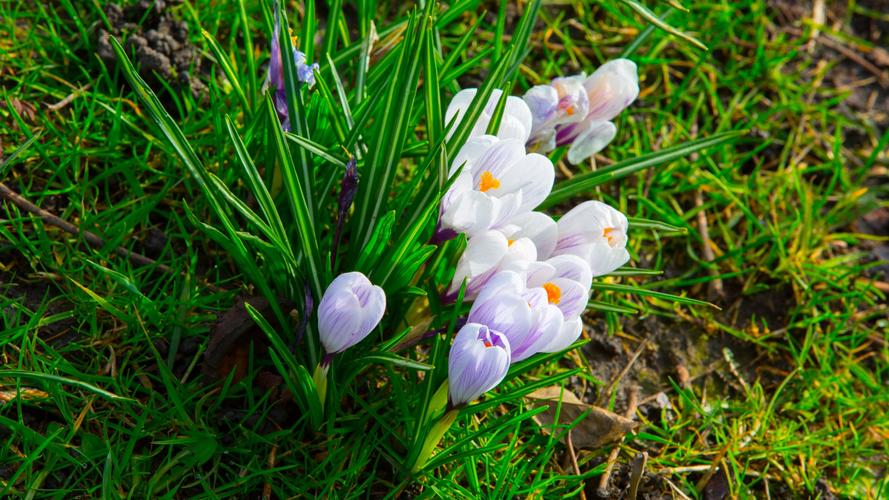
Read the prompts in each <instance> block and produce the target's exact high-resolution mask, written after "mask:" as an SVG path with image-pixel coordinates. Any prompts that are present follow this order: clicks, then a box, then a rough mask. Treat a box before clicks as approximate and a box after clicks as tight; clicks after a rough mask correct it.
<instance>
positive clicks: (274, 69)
mask: <svg viewBox="0 0 889 500" xmlns="http://www.w3.org/2000/svg"><path fill="white" fill-rule="evenodd" d="M294 43H295V40H294ZM293 61H294V63H295V64H296V77H297V79H298V80H299V81H300V82H303V83H305V84H307V85H308V86H309V88H311V87H313V86H314V85H315V71H316V70H317V69H318V63H313V64H306V55H305V54H304V53H303V52H300V51H299V50H296V48H294V49H293ZM265 84H266V87H269V86H271V87H274V88H275V95H274V101H275V109H276V110H277V111H278V118H279V119H280V120H281V126H282V128H283V129H284V130H287V131H289V130H290V118H289V111H288V109H287V90H286V88H285V85H284V59H283V58H282V52H281V16H280V14H279V12H278V4H277V2H276V3H275V30H274V33H273V34H272V54H271V59H270V60H269V72H268V75H267V76H266V82H265Z"/></svg>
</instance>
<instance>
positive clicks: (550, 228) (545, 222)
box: [509, 212, 559, 260]
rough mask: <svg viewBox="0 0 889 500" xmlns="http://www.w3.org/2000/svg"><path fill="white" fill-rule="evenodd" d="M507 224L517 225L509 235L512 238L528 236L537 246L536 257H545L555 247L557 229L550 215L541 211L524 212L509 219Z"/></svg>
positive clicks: (557, 235) (557, 234)
mask: <svg viewBox="0 0 889 500" xmlns="http://www.w3.org/2000/svg"><path fill="white" fill-rule="evenodd" d="M509 224H513V225H516V226H518V230H517V231H515V232H513V233H512V235H511V238H512V239H518V238H529V239H530V240H531V241H532V242H534V246H535V247H537V258H538V259H541V260H544V259H547V258H548V257H549V256H550V254H551V253H552V251H553V249H555V247H556V241H557V240H558V237H559V229H558V226H557V225H556V222H555V221H554V220H553V219H552V217H550V216H548V215H546V214H545V213H543V212H526V213H523V214H519V215H517V216H515V217H513V218H512V219H510V220H509Z"/></svg>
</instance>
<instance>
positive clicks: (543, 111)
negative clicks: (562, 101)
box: [523, 85, 559, 133]
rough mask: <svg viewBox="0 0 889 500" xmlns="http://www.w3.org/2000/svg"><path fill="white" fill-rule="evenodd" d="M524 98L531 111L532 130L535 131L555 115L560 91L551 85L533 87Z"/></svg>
mask: <svg viewBox="0 0 889 500" xmlns="http://www.w3.org/2000/svg"><path fill="white" fill-rule="evenodd" d="M523 99H524V100H525V104H527V105H528V109H529V111H530V112H531V119H532V126H531V130H532V132H535V133H536V132H537V131H539V130H540V129H541V128H542V127H543V126H544V125H545V124H546V123H547V122H548V121H549V120H550V119H551V118H552V117H553V116H554V115H555V113H556V106H558V105H559V93H558V92H557V91H556V89H555V88H553V87H552V86H551V85H536V86H534V87H531V88H530V89H529V90H528V92H526V93H525V95H524V97H523Z"/></svg>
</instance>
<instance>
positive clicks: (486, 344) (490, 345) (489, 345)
mask: <svg viewBox="0 0 889 500" xmlns="http://www.w3.org/2000/svg"><path fill="white" fill-rule="evenodd" d="M485 347H494V344H492V343H490V342H488V341H487V340H486V341H485Z"/></svg>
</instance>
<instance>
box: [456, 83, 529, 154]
mask: <svg viewBox="0 0 889 500" xmlns="http://www.w3.org/2000/svg"><path fill="white" fill-rule="evenodd" d="M477 93H478V89H463V90H461V91H460V92H457V95H455V96H454V98H453V99H451V102H450V104H448V109H447V111H445V124H448V123H450V122H451V120H452V119H453V118H454V116H457V122H456V124H455V125H454V126H453V127H451V129H450V130H449V131H448V136H447V137H448V139H450V138H451V136H452V135H454V131H455V130H456V129H457V125H458V124H459V123H460V122H461V121H462V120H463V116H464V115H465V114H466V110H467V109H469V105H470V104H471V103H472V100H473V99H474V98H475V95H476V94H477ZM501 95H503V91H502V90H500V89H494V91H493V92H492V93H491V97H490V98H489V99H488V102H487V104H485V107H484V109H483V110H482V113H481V116H479V119H478V121H476V122H475V125H474V126H473V127H472V132H470V134H469V137H476V136H480V135H485V134H486V133H487V130H488V125H490V124H491V119H492V118H493V116H494V111H495V110H496V109H497V103H498V102H499V101H500V96H501ZM530 134H531V111H530V110H529V109H528V106H527V105H526V104H525V102H524V101H522V99H521V98H519V97H515V96H508V97H507V98H506V106H505V107H504V109H503V116H502V117H501V119H500V128H499V129H497V133H496V134H495V135H496V136H497V137H498V138H500V139H516V140H518V141H519V142H521V143H522V144H524V143H525V142H527V141H528V137H529V135H530Z"/></svg>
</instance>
